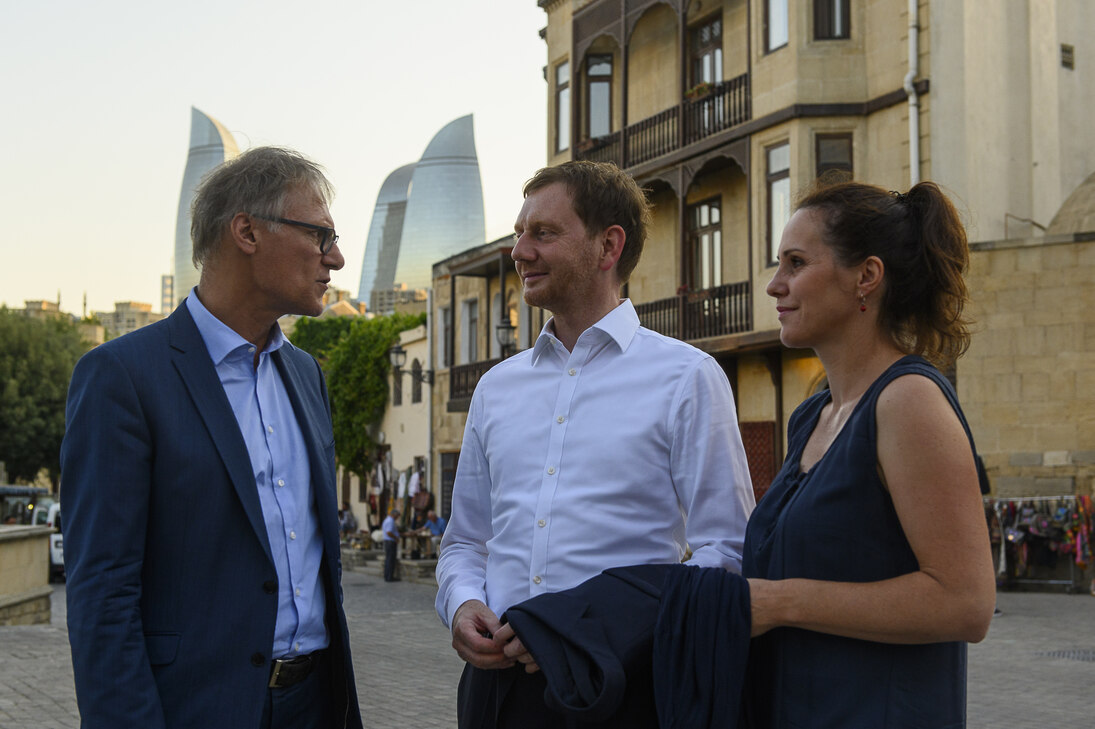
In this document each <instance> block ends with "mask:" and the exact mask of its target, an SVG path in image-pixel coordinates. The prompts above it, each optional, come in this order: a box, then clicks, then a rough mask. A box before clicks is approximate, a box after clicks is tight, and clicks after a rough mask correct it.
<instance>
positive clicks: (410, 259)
mask: <svg viewBox="0 0 1095 729" xmlns="http://www.w3.org/2000/svg"><path fill="white" fill-rule="evenodd" d="M485 237H486V222H485V217H484V214H483V186H482V182H481V180H480V177H479V159H478V157H477V155H476V152H475V136H474V128H473V125H472V117H471V115H470V114H469V115H468V116H463V117H460V118H459V119H456V120H454V121H452V122H450V123H448V124H447V125H445V126H444V127H443V128H442V129H441V131H439V132H438V133H437V134H436V135H434V137H433V139H432V140H430V143H429V145H427V147H426V151H425V152H424V153H423V154H422V158H421V159H420V160H419V161H418V162H417V163H416V164H413V165H405V166H403V167H400V168H399V169H397V170H395V171H394V172H392V173H391V174H390V175H388V178H387V179H386V180H385V181H384V184H383V185H382V186H381V188H380V193H379V194H378V195H377V200H376V207H375V208H374V210H373V219H372V224H371V225H370V227H369V237H368V239H367V241H366V243H365V259H364V263H363V264H362V268H361V283H360V286H359V288H358V298H359V299H361V300H362V301H368V302H369V304H370V307H371V308H373V309H374V310H376V311H377V313H380V314H384V313H387V312H386V311H381V310H380V309H382V308H385V307H382V306H379V305H378V304H377V302H378V301H379V300H380V297H377V296H374V294H376V293H383V292H389V291H391V290H392V289H395V288H404V287H405V288H406V289H411V290H414V289H425V288H429V287H430V285H431V283H432V281H431V276H432V273H433V264H434V263H435V262H437V261H440V260H442V259H444V258H448V257H449V256H451V255H453V254H455V253H459V252H460V251H463V250H466V249H468V248H471V247H474V246H477V245H481V244H482V243H483V241H484V238H485Z"/></svg>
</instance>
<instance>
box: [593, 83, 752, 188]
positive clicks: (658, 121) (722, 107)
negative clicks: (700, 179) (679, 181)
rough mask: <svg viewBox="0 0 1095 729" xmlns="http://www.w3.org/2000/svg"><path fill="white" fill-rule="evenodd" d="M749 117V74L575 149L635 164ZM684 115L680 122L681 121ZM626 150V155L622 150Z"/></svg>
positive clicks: (597, 159) (596, 157) (597, 157)
mask: <svg viewBox="0 0 1095 729" xmlns="http://www.w3.org/2000/svg"><path fill="white" fill-rule="evenodd" d="M751 118H752V103H751V98H750V95H749V74H747V73H743V74H742V75H741V76H737V77H736V78H732V79H730V80H729V81H721V82H719V83H717V84H712V86H711V90H710V92H709V93H707V94H706V95H704V96H702V97H696V98H692V99H682V100H681V103H680V104H679V105H678V106H674V107H671V108H669V109H666V110H665V111H661V112H658V113H657V114H655V115H654V116H651V117H647V118H646V119H643V120H642V121H639V122H636V123H634V124H630V125H628V127H627V128H626V129H624V130H623V131H622V132H620V131H617V132H613V133H612V134H607V135H605V136H603V137H597V138H595V139H588V140H586V141H584V142H582V143H581V144H579V145H578V147H577V149H576V150H575V154H576V157H577V158H578V159H586V160H592V161H594V162H615V163H616V164H617V165H621V166H623V165H626V166H627V167H632V166H634V165H639V164H642V163H643V162H648V161H650V160H652V159H655V158H657V157H661V156H662V155H664V154H669V153H670V152H675V151H676V150H678V149H681V148H682V147H686V146H688V145H690V144H695V143H696V142H699V141H702V140H703V139H706V138H707V137H710V136H712V135H713V134H717V133H718V132H721V131H724V130H726V129H730V128H731V127H735V126H738V125H739V124H744V123H745V122H747V121H749V120H750V119H751ZM682 119H683V124H682ZM624 150H626V151H627V159H626V160H625V159H624V155H623V152H624Z"/></svg>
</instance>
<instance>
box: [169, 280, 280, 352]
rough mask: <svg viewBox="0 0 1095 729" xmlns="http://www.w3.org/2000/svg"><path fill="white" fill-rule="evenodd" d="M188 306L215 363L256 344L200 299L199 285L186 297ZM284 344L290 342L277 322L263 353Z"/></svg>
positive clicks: (271, 330)
mask: <svg viewBox="0 0 1095 729" xmlns="http://www.w3.org/2000/svg"><path fill="white" fill-rule="evenodd" d="M186 308H187V310H188V311H189V312H190V316H191V318H193V319H194V324H195V325H196V326H197V327H198V333H199V334H201V337H202V341H203V342H205V348H206V349H207V350H208V351H209V357H210V358H211V359H212V360H213V364H214V365H219V364H220V363H221V362H223V361H224V359H225V357H227V356H228V355H229V354H231V353H232V352H234V351H236V350H237V349H239V348H240V347H245V346H246V347H251V346H254V345H252V344H251V343H250V342H248V341H247V340H246V339H244V338H243V337H241V336H240V335H239V334H238V333H237V332H236V331H235V330H233V329H232V328H231V327H229V326H228V325H227V324H225V323H224V322H222V321H221V320H220V319H218V318H217V317H215V316H213V313H212V312H211V311H209V309H206V308H205V305H204V304H203V303H202V302H201V300H200V299H198V293H197V287H196V286H195V287H194V288H192V289H190V295H189V296H187V297H186ZM283 344H288V340H286V339H285V335H284V334H282V332H281V327H280V326H278V324H277V323H275V324H274V326H273V327H272V328H271V329H270V336H269V338H268V339H267V340H266V347H265V348H264V349H263V350H262V352H263V354H267V353H269V352H273V351H274V350H277V349H280V348H281V346H282V345H283Z"/></svg>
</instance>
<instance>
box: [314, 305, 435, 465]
mask: <svg viewBox="0 0 1095 729" xmlns="http://www.w3.org/2000/svg"><path fill="white" fill-rule="evenodd" d="M333 321H343V322H346V323H345V324H342V325H335V324H329V323H328V322H333ZM425 323H426V315H425V314H416V315H411V314H392V315H390V316H380V317H375V318H373V319H364V318H349V317H346V318H342V317H339V318H338V319H334V318H332V319H324V320H301V321H299V322H297V324H296V327H295V328H294V329H293V337H292V340H293V344H295V345H296V346H298V347H300V348H301V349H304V350H306V351H308V352H310V353H311V354H312V355H313V356H315V357H316V359H318V360H319V361H320V364H321V365H322V366H323V370H324V372H325V373H326V374H327V389H328V391H329V393H330V396H331V416H332V418H333V420H334V431H335V456H336V458H338V462H339V463H340V464H342V465H343V466H344V467H346V468H347V469H349V470H350V471H352V472H354V473H356V474H358V475H359V476H363V475H364V474H365V473H366V472H368V471H369V470H370V469H371V468H372V466H373V463H374V462H375V458H376V447H377V443H376V441H375V440H373V433H374V432H375V431H376V427H377V426H378V425H379V424H380V421H381V419H382V418H383V417H384V408H385V407H386V406H387V404H388V372H389V371H390V369H391V364H390V363H389V361H388V350H389V349H390V348H391V347H392V346H393V345H394V344H395V343H396V342H398V341H399V333H400V332H402V331H404V330H406V329H414V328H415V327H417V326H421V325H422V324H425ZM302 324H304V325H305V326H304V328H303V331H302V330H301V325H302ZM339 327H342V332H341V335H338V331H339Z"/></svg>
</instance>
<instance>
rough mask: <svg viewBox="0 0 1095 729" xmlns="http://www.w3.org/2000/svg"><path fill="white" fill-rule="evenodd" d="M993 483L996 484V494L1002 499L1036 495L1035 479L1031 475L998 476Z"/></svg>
mask: <svg viewBox="0 0 1095 729" xmlns="http://www.w3.org/2000/svg"><path fill="white" fill-rule="evenodd" d="M993 483H994V484H995V485H996V496H997V497H998V498H1001V499H1012V498H1016V497H1018V496H1033V495H1034V494H1033V491H1034V479H1033V478H1030V477H1026V476H998V477H997V478H995V479H993Z"/></svg>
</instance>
